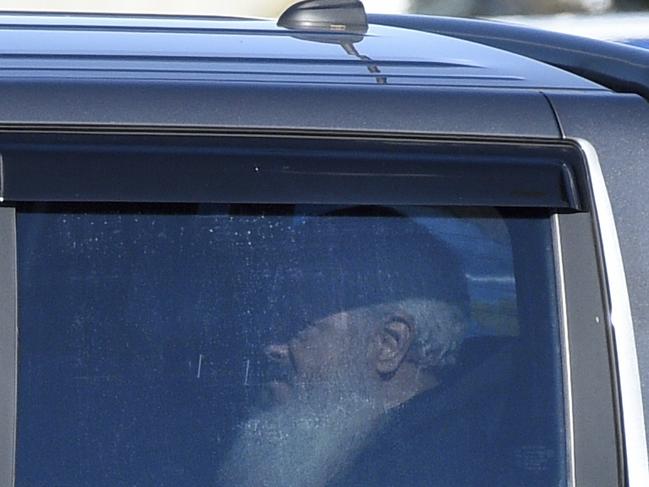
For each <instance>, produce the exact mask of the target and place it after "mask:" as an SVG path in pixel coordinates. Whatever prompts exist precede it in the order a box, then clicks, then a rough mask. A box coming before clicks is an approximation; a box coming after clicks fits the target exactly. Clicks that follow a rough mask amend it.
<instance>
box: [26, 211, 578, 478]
mask: <svg viewBox="0 0 649 487" xmlns="http://www.w3.org/2000/svg"><path fill="white" fill-rule="evenodd" d="M550 221H551V215H550V213H549V212H548V211H546V210H523V209H508V210H504V209H501V210H497V209H492V208H459V207H435V208H431V207H391V208H388V207H377V206H315V205H297V206H296V205H178V206H156V205H151V206H148V207H147V206H142V205H141V206H134V205H94V206H88V205H85V206H84V205H62V204H58V205H57V204H51V205H44V206H43V205H41V206H36V205H31V206H24V207H22V209H20V210H19V211H18V213H17V242H18V276H19V281H18V282H19V288H18V295H19V301H18V305H19V347H18V350H19V359H18V374H19V378H18V384H19V391H18V436H17V472H16V485H17V486H19V487H20V486H32V485H62V486H63V485H65V486H81V485H95V486H103V485H105V486H109V485H110V486H114V485H161V486H164V485H169V486H172V485H173V486H175V485H223V486H253V485H254V486H259V485H273V486H278V485H284V486H296V487H297V486H332V487H333V486H336V487H339V486H359V485H372V486H383V485H385V486H387V485H413V486H414V485H457V486H462V485H466V486H473V485H494V486H505V485H512V486H513V485H526V486H537V485H538V486H546V485H565V483H566V473H565V472H566V445H565V439H564V436H565V435H564V419H563V418H564V408H563V404H564V397H563V393H562V390H563V385H562V379H561V378H562V366H561V363H562V357H561V352H560V350H561V347H560V343H561V340H560V323H559V318H558V317H557V299H556V296H555V289H554V286H555V285H554V283H555V273H554V266H553V262H554V260H553V259H554V257H553V250H552V232H551V225H550Z"/></svg>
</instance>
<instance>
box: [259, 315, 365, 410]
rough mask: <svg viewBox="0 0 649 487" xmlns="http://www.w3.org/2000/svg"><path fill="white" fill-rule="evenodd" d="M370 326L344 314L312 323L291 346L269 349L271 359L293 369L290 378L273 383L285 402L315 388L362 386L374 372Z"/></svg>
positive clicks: (274, 392)
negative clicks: (371, 365) (370, 347)
mask: <svg viewBox="0 0 649 487" xmlns="http://www.w3.org/2000/svg"><path fill="white" fill-rule="evenodd" d="M369 329H370V326H369V324H368V323H367V322H364V321H363V320H362V319H361V318H360V317H359V316H357V315H356V314H354V313H352V312H341V313H336V314H333V315H330V316H327V317H325V318H323V319H320V320H317V321H315V322H312V323H311V324H309V325H308V326H307V327H306V328H304V329H302V330H300V331H299V332H298V333H296V334H295V335H294V336H293V337H292V338H291V339H290V340H288V342H287V343H282V344H271V345H269V346H268V347H266V350H265V351H266V354H267V356H268V357H269V358H270V359H271V360H273V361H274V362H277V363H279V364H281V365H283V366H284V367H286V368H288V369H289V372H290V373H289V378H288V379H287V380H285V381H275V382H272V383H271V384H270V389H271V392H272V395H273V398H274V400H275V401H276V402H282V401H283V400H286V399H287V397H288V396H289V395H291V394H294V393H299V392H305V391H309V390H313V389H314V388H319V389H329V390H335V389H338V390H340V389H341V388H345V387H350V386H352V385H353V386H354V387H361V386H362V384H359V383H358V381H363V380H364V379H367V378H368V377H367V376H368V375H369V372H370V363H369V359H370V357H369V356H368V355H369V352H370V350H369V342H370V340H369V338H370V335H371V334H370V330H369Z"/></svg>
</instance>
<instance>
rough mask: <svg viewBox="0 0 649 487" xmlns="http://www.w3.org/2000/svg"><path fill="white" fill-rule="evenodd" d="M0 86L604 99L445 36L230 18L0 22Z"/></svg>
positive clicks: (550, 70)
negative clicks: (324, 29) (487, 91)
mask: <svg viewBox="0 0 649 487" xmlns="http://www.w3.org/2000/svg"><path fill="white" fill-rule="evenodd" d="M0 67H1V68H2V69H1V70H0V80H10V79H12V80H16V79H30V80H38V79H57V80H65V79H74V80H75V81H79V80H83V79H94V80H96V79H101V80H110V79H115V80H133V81H138V80H142V81H148V82H150V81H167V82H173V81H190V82H234V83H239V82H251V83H275V84H284V83H288V84H328V85H331V84H333V85H359V84H360V85H400V86H418V87H422V86H445V87H449V86H450V87H469V88H470V87H480V88H485V87H486V88H504V89H510V90H511V89H528V90H529V89H546V90H547V89H558V90H603V89H604V88H602V87H601V86H600V85H598V84H596V83H593V82H591V81H588V80H586V79H584V78H581V77H579V76H577V75H574V74H571V73H568V72H566V71H563V70H561V69H559V68H555V67H552V66H549V65H547V64H544V63H542V62H539V61H535V60H532V59H530V58H526V57H524V56H521V55H518V54H513V53H511V52H508V51H505V50H501V49H497V48H493V47H489V46H486V45H482V44H479V43H476V42H470V41H465V40H461V39H457V38H453V37H449V36H444V35H439V34H433V33H428V32H421V31H416V30H410V29H404V28H398V27H391V26H383V25H372V24H371V25H370V26H369V30H368V32H367V33H366V34H365V35H362V36H357V37H353V36H349V35H341V34H338V33H316V34H305V33H301V32H296V31H290V30H287V29H284V28H280V27H277V26H276V24H275V22H274V21H269V20H255V19H231V18H207V17H205V18H201V17H165V16H129V17H127V16H120V15H87V14H86V15H62V14H18V13H11V14H2V15H0Z"/></svg>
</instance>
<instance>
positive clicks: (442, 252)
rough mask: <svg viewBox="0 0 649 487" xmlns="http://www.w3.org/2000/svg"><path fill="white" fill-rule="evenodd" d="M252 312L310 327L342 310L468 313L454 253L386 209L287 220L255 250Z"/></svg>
mask: <svg viewBox="0 0 649 487" xmlns="http://www.w3.org/2000/svg"><path fill="white" fill-rule="evenodd" d="M254 248H255V249H256V258H255V260H256V261H257V264H256V265H255V266H254V267H255V268H256V271H255V276H252V277H253V279H254V281H255V288H256V289H257V291H256V293H255V294H256V298H257V299H256V302H257V305H256V306H255V307H257V306H259V305H261V306H260V307H258V308H257V312H261V313H262V314H263V315H265V318H266V319H268V320H271V321H276V320H281V321H285V320H287V321H293V322H296V321H297V322H302V323H304V322H309V321H314V320H318V319H321V318H324V317H326V316H328V315H331V314H334V313H338V312H341V311H344V310H350V309H354V308H359V307H365V306H371V305H376V304H380V303H388V302H395V301H401V300H404V299H412V298H421V299H435V300H440V301H445V302H448V303H452V304H455V305H457V306H458V307H459V308H460V309H461V310H462V311H463V312H464V313H465V314H466V313H467V309H468V292H467V285H466V277H465V274H464V270H463V268H462V265H461V262H460V261H459V259H458V258H457V256H456V255H455V254H454V252H453V251H452V250H451V249H450V248H449V247H448V246H447V245H446V244H445V243H444V242H442V241H441V240H440V239H439V238H437V237H435V236H434V235H433V234H432V233H431V231H429V230H428V229H427V228H425V227H423V226H422V225H420V224H419V223H417V222H416V221H415V220H413V219H412V218H409V217H406V216H403V215H401V214H399V213H398V212H396V211H394V210H392V209H385V208H377V207H355V208H350V209H346V210H338V211H336V212H332V213H326V214H324V215H320V216H311V217H304V218H294V219H290V223H286V222H285V223H284V224H282V225H277V226H276V227H275V228H274V229H273V231H272V232H269V233H268V234H267V235H265V236H263V238H259V239H258V240H257V241H256V242H254Z"/></svg>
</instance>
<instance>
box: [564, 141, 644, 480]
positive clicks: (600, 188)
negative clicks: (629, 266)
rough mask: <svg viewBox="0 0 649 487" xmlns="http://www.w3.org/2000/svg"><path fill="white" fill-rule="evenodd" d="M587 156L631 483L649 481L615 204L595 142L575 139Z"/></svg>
mask: <svg viewBox="0 0 649 487" xmlns="http://www.w3.org/2000/svg"><path fill="white" fill-rule="evenodd" d="M572 140H573V141H574V142H576V143H577V144H578V145H579V147H580V148H581V150H582V151H583V152H584V155H585V157H586V164H587V171H588V177H589V181H590V184H591V189H592V200H593V214H594V217H595V219H596V222H597V231H598V232H599V239H600V242H601V247H602V248H601V251H602V259H603V262H604V274H605V280H606V285H607V288H608V289H607V291H608V299H609V301H610V302H609V305H610V310H611V311H610V316H609V319H610V323H611V326H612V327H613V330H614V331H615V343H614V346H615V350H614V352H615V355H616V358H617V364H618V373H619V377H618V380H619V387H620V405H621V409H622V418H621V419H622V427H623V430H624V442H625V445H624V455H625V463H626V474H627V479H628V485H629V486H632V487H642V486H646V485H649V455H648V454H647V440H646V433H645V418H644V410H643V403H642V388H641V382H640V370H639V366H638V356H637V348H636V342H635V332H634V329H633V319H632V316H631V303H630V300H629V292H628V288H627V284H626V276H625V272H624V263H623V260H622V252H621V250H620V242H619V239H618V234H617V229H616V226H615V219H614V217H613V208H612V206H611V201H610V199H609V196H608V191H607V189H606V182H605V180H604V175H603V173H602V168H601V165H600V162H599V158H598V156H597V152H596V151H595V148H594V147H593V145H592V144H591V143H590V142H588V141H587V140H584V139H579V138H576V139H572Z"/></svg>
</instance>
